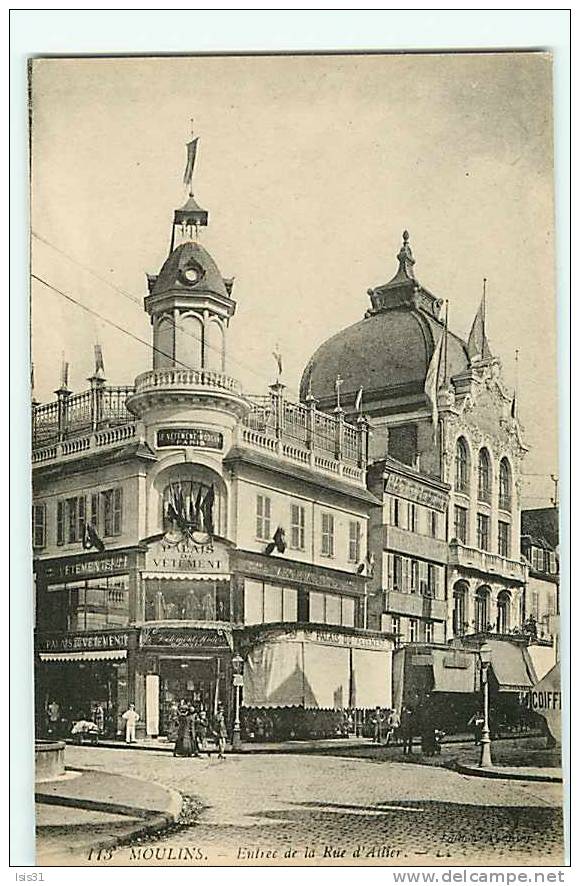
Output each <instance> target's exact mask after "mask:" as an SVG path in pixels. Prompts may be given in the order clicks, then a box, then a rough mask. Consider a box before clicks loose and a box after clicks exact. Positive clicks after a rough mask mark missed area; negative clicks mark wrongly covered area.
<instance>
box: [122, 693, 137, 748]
mask: <svg viewBox="0 0 580 886" xmlns="http://www.w3.org/2000/svg"><path fill="white" fill-rule="evenodd" d="M123 720H124V721H125V741H126V742H127V744H133V743H134V742H135V741H136V738H135V726H136V725H137V721H138V720H139V714H138V713H137V711H136V710H135V705H134V704H133V702H131V704H130V705H129V708H128V709H127V710H126V711H125V713H124V714H123Z"/></svg>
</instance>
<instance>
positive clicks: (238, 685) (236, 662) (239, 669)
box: [232, 655, 244, 751]
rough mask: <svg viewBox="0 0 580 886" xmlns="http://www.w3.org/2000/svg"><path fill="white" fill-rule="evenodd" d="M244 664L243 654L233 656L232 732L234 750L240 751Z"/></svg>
mask: <svg viewBox="0 0 580 886" xmlns="http://www.w3.org/2000/svg"><path fill="white" fill-rule="evenodd" d="M243 666H244V659H243V658H242V656H241V655H234V657H233V658H232V668H233V671H234V673H233V680H232V682H233V686H234V692H235V714H234V731H233V734H232V750H234V751H238V750H239V749H240V746H241V743H242V741H241V736H240V696H241V691H242V686H243V685H244V675H243Z"/></svg>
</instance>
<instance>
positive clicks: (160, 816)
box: [34, 766, 183, 864]
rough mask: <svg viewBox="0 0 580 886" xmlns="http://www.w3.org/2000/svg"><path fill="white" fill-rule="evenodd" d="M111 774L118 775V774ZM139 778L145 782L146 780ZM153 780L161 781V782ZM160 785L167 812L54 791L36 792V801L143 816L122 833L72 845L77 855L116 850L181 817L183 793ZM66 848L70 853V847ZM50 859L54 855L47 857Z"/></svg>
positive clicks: (163, 827) (93, 770) (70, 769)
mask: <svg viewBox="0 0 580 886" xmlns="http://www.w3.org/2000/svg"><path fill="white" fill-rule="evenodd" d="M67 769H68V770H69V771H74V772H101V770H96V769H90V768H88V767H81V766H75V767H67ZM107 774H109V775H110V774H113V775H114V774H115V773H107ZM138 780H139V781H143V779H138ZM147 783H149V782H147ZM151 783H152V784H153V783H154V784H159V783H158V782H151ZM159 787H162V788H163V789H164V790H165V791H166V792H167V794H168V795H169V808H168V809H166V810H165V811H164V812H159V811H156V810H152V809H142V808H140V807H137V806H126V805H124V804H122V803H107V802H106V801H101V800H91V799H88V798H87V799H80V798H77V797H59V796H56V795H53V794H43V793H42V792H36V793H35V795H34V797H35V802H36V803H42V804H46V805H53V806H68V807H72V808H74V809H89V810H93V811H95V812H105V813H111V814H113V815H127V816H132V817H137V818H140V819H141V822H139V823H138V824H132V825H128V826H127V827H125V828H124V829H123V830H122V831H121V832H120V833H117V834H114V835H111V836H110V837H102V838H100V839H95V840H94V841H89V842H87V843H86V844H85V845H84V846H83V845H81V846H79V847H78V848H74V849H72V848H71V849H70V850H69V851H70V852H71V853H73V854H79V853H83V852H84V851H86V850H87V849H94V850H99V849H113V848H115V847H116V846H122V845H124V844H125V843H130V842H131V841H132V840H134V839H135V838H136V837H142V836H146V835H148V834H156V833H159V831H163V830H165V829H166V828H168V827H170V826H171V825H174V824H176V822H177V819H178V818H179V816H180V814H181V811H182V809H183V797H182V795H181V794H180V793H179V791H176V790H174V789H173V788H168V787H166V786H165V785H159ZM64 851H65V852H66V850H64ZM59 857H60V853H59ZM49 858H50V855H49V856H47V859H49ZM47 863H50V862H49V861H47V860H43V861H42V864H47ZM58 864H60V862H58Z"/></svg>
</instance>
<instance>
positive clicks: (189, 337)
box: [175, 314, 203, 369]
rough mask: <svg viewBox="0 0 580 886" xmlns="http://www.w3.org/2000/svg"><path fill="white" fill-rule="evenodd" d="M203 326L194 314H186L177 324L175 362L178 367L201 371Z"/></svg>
mask: <svg viewBox="0 0 580 886" xmlns="http://www.w3.org/2000/svg"><path fill="white" fill-rule="evenodd" d="M202 330H203V325H202V322H201V319H200V318H199V317H196V316H195V315H194V314H184V315H182V316H180V317H179V319H178V320H177V323H176V324H175V360H176V362H177V364H178V366H182V365H185V366H191V368H192V369H201V349H202V342H203V335H202Z"/></svg>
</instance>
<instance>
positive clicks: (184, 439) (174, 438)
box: [157, 428, 224, 449]
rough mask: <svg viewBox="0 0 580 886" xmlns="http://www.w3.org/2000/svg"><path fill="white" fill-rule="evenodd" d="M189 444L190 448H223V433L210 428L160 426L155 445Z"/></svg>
mask: <svg viewBox="0 0 580 886" xmlns="http://www.w3.org/2000/svg"><path fill="white" fill-rule="evenodd" d="M171 446H179V447H181V446H189V447H191V448H192V449H223V446H224V435H223V434H220V433H219V432H218V431H213V430H211V429H210V428H160V429H159V430H158V431H157V447H158V448H159V449H162V448H163V447H171Z"/></svg>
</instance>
